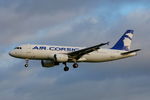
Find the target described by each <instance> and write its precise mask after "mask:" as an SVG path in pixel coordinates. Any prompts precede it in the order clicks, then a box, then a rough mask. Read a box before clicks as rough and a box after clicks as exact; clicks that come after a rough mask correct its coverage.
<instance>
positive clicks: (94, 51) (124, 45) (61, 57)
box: [9, 30, 141, 71]
mask: <svg viewBox="0 0 150 100" xmlns="http://www.w3.org/2000/svg"><path fill="white" fill-rule="evenodd" d="M133 33H134V30H127V31H126V32H125V33H124V34H123V36H122V37H121V38H120V39H119V41H118V42H117V43H116V44H115V45H114V46H113V47H112V48H109V49H104V48H101V47H102V46H104V45H109V42H107V43H101V44H98V45H95V46H91V47H71V46H55V45H31V44H28V45H22V46H18V47H15V49H14V50H12V51H10V52H9V55H10V56H12V57H15V58H21V59H25V61H26V63H25V65H24V66H25V67H28V62H29V60H41V65H42V67H46V68H50V67H54V66H56V65H59V64H60V63H62V64H64V66H65V67H64V71H68V70H69V67H68V66H67V63H73V65H72V66H73V68H78V66H79V65H78V62H95V63H98V62H107V61H113V60H119V59H123V58H128V57H132V56H136V55H137V52H138V51H140V50H141V49H135V50H130V47H131V42H132V38H133V35H134V34H133Z"/></svg>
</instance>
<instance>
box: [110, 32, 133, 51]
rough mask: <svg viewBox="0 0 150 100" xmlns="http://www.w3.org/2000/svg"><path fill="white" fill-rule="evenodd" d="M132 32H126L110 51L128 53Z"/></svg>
mask: <svg viewBox="0 0 150 100" xmlns="http://www.w3.org/2000/svg"><path fill="white" fill-rule="evenodd" d="M133 32H134V31H133V30H127V31H126V32H125V34H124V35H123V36H122V37H121V38H120V40H119V41H118V42H117V43H116V44H115V45H114V46H113V47H112V48H111V49H116V50H125V51H129V50H130V47H131V42H132V37H133Z"/></svg>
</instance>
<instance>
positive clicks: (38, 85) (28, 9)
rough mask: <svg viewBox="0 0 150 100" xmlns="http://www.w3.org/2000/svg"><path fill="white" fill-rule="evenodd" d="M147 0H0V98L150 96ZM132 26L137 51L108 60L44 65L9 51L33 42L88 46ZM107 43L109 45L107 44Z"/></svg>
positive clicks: (121, 99)
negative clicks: (27, 63)
mask: <svg viewBox="0 0 150 100" xmlns="http://www.w3.org/2000/svg"><path fill="white" fill-rule="evenodd" d="M149 4H150V1H149V0H132V1H131V0H125V1H121V0H107V1H106V0H61V1H60V0H13V1H12V0H0V13H1V14H0V34H1V37H0V45H1V47H0V61H1V62H0V98H1V99H2V100H20V99H21V100H43V99H44V100H69V99H71V100H77V99H78V100H84V99H86V100H91V99H93V100H99V99H101V100H141V99H142V100H149V99H150V95H149V94H150V80H149V77H150V67H149V66H150V62H149V59H150V52H149V49H150V44H149V40H150V34H149V33H150V29H149V26H150V15H149V14H150V5H149ZM127 29H134V30H135V37H134V39H133V44H132V49H134V48H135V49H136V48H141V49H142V51H141V52H140V53H139V55H138V56H136V57H133V58H129V59H124V60H119V61H114V62H107V63H97V64H91V63H81V64H80V67H79V68H78V69H73V68H71V64H69V66H70V68H71V70H70V71H69V72H67V73H66V72H63V65H60V66H57V67H54V68H50V69H45V68H41V65H40V61H30V67H29V68H28V69H25V68H24V67H23V65H24V63H25V61H24V60H21V59H15V58H12V57H10V56H9V55H8V52H9V51H10V50H12V49H13V48H14V47H15V46H17V45H20V44H24V43H31V44H37V43H38V44H52V45H73V46H91V45H95V44H98V43H101V42H107V41H110V42H111V44H110V46H108V48H109V47H111V46H113V44H114V43H115V42H116V41H117V40H118V39H119V38H120V36H121V35H122V34H123V33H124V32H125V31H126V30H127ZM106 48H107V47H106Z"/></svg>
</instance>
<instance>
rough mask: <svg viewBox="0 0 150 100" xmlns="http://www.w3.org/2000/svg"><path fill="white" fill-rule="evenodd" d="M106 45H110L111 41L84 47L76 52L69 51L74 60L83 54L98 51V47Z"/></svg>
mask: <svg viewBox="0 0 150 100" xmlns="http://www.w3.org/2000/svg"><path fill="white" fill-rule="evenodd" d="M104 45H109V42H107V43H101V44H98V45H95V46H92V47H88V48H84V49H81V50H78V51H75V52H70V53H68V56H69V58H71V59H73V60H78V59H80V58H81V57H82V56H83V55H85V54H88V53H90V52H93V51H96V50H98V49H100V47H101V46H104Z"/></svg>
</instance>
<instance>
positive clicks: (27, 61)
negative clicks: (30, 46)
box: [24, 59, 29, 68]
mask: <svg viewBox="0 0 150 100" xmlns="http://www.w3.org/2000/svg"><path fill="white" fill-rule="evenodd" d="M28 63H29V60H28V59H26V64H25V65H24V67H26V68H27V67H28V66H29V64H28Z"/></svg>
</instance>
